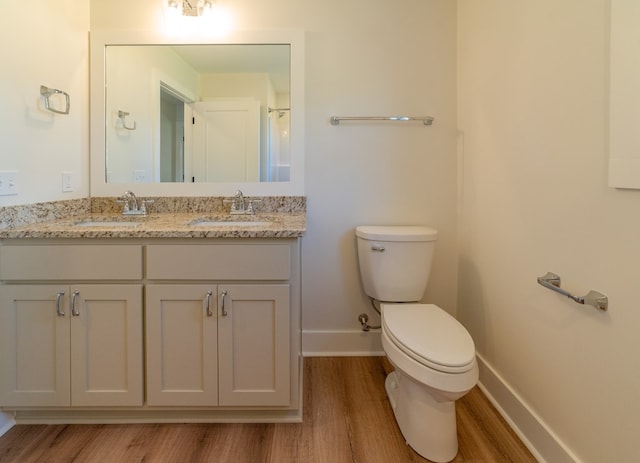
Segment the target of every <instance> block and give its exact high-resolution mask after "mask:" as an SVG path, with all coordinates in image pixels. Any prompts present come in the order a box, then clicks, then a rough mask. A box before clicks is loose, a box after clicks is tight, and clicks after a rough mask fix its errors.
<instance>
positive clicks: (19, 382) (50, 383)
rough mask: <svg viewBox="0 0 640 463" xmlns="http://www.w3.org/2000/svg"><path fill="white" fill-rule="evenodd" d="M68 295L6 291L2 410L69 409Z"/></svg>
mask: <svg viewBox="0 0 640 463" xmlns="http://www.w3.org/2000/svg"><path fill="white" fill-rule="evenodd" d="M68 292H69V290H68V288H67V287H66V286H55V285H6V286H0V304H1V305H0V372H1V374H0V405H2V406H9V407H10V406H56V405H69V397H70V392H69V316H70V315H71V314H70V313H69V311H68V305H67V301H68Z"/></svg>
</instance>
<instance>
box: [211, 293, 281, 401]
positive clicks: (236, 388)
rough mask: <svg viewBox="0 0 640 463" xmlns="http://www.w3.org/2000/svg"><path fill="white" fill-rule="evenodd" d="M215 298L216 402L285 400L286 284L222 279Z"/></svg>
mask: <svg viewBox="0 0 640 463" xmlns="http://www.w3.org/2000/svg"><path fill="white" fill-rule="evenodd" d="M218 298H219V305H220V310H219V316H220V318H219V319H218V339H219V347H218V348H219V360H218V361H219V371H218V376H219V388H220V392H219V397H220V405H265V406H270V405H271V406H279V405H281V406H284V405H289V403H290V400H291V399H290V389H291V374H290V352H289V336H290V333H289V285H275V284H274V285H224V286H222V285H220V286H218ZM223 299H224V305H223ZM225 313H226V315H225Z"/></svg>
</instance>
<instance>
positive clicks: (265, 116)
mask: <svg viewBox="0 0 640 463" xmlns="http://www.w3.org/2000/svg"><path fill="white" fill-rule="evenodd" d="M302 41H303V39H302V36H301V34H300V33H297V32H291V31H286V32H285V31H282V32H242V33H240V32H238V33H234V34H233V35H232V36H228V37H226V38H225V39H224V40H216V41H215V42H212V41H206V40H202V39H195V40H185V39H180V40H174V39H168V38H163V37H158V35H157V34H154V33H152V32H143V31H125V32H123V31H117V32H109V31H94V32H92V34H91V53H92V59H91V194H92V196H112V195H120V194H122V192H123V191H125V190H127V189H130V190H133V191H134V192H136V194H139V195H145V196H174V195H175V196H208V195H231V194H233V192H234V191H235V190H236V189H242V190H243V191H244V192H245V193H246V194H250V195H302V194H304V191H303V190H304V186H303V185H304V182H303V181H304V179H303V173H304V172H303V166H304V152H303V149H304V99H303V96H304V89H303V82H304V55H303V53H304V51H303V43H302Z"/></svg>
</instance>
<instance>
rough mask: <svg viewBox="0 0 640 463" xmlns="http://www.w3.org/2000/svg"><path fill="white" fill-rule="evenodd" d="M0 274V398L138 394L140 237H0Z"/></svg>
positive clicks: (119, 401) (20, 401) (92, 400)
mask: <svg viewBox="0 0 640 463" xmlns="http://www.w3.org/2000/svg"><path fill="white" fill-rule="evenodd" d="M0 278H1V279H2V280H3V282H4V283H5V284H3V285H2V286H0V304H1V306H0V372H1V373H0V378H1V379H0V404H2V406H20V407H39V406H87V405H93V406H121V405H128V406H133V405H142V404H143V367H142V366H143V359H142V339H143V338H142V336H143V333H142V285H141V284H140V283H139V280H141V278H142V247H141V246H135V245H132V246H89V247H88V246H78V245H71V246H50V245H43V246H31V245H28V246H3V247H2V248H1V251H0ZM113 280H120V283H118V284H100V283H97V281H105V282H106V281H113ZM134 281H136V282H135V283H134ZM90 282H91V283H90Z"/></svg>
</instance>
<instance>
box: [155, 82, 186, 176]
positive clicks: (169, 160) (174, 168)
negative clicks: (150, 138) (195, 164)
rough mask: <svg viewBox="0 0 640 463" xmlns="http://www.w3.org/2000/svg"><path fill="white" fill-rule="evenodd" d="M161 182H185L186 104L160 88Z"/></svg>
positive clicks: (163, 88)
mask: <svg viewBox="0 0 640 463" xmlns="http://www.w3.org/2000/svg"><path fill="white" fill-rule="evenodd" d="M160 181H161V182H183V181H184V102H183V101H182V100H180V99H178V98H176V97H175V96H174V95H173V94H172V93H170V92H169V91H167V89H166V88H165V87H163V86H161V87H160Z"/></svg>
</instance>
